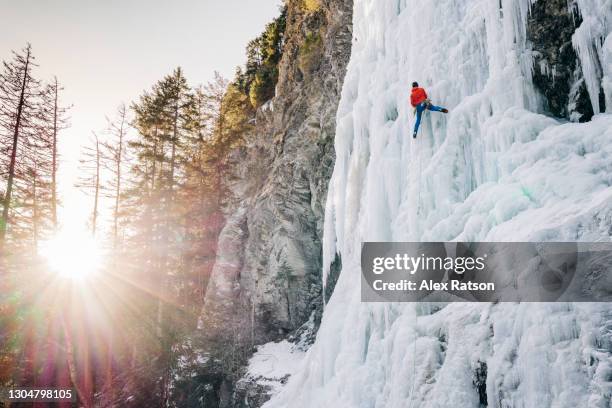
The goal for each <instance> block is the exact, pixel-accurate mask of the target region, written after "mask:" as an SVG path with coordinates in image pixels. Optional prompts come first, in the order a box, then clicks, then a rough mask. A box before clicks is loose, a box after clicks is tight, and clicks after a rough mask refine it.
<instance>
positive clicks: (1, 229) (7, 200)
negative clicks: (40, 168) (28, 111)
mask: <svg viewBox="0 0 612 408" xmlns="http://www.w3.org/2000/svg"><path fill="white" fill-rule="evenodd" d="M30 55H31V54H30V47H29V46H28V48H27V51H26V58H25V66H24V69H23V81H22V83H21V93H20V94H19V103H18V105H17V114H16V116H15V127H14V129H13V145H12V151H11V161H10V164H9V172H8V180H7V182H6V193H5V195H4V200H3V203H2V204H3V208H2V220H1V222H0V246H2V245H4V242H5V240H6V229H7V226H8V216H9V209H10V207H11V195H12V193H13V183H14V179H15V164H16V161H17V146H18V144H19V131H20V130H21V129H20V128H21V119H22V114H23V105H24V103H25V91H26V86H27V83H28V70H29V68H30Z"/></svg>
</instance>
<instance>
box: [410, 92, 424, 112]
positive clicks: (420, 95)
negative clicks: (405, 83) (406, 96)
mask: <svg viewBox="0 0 612 408" xmlns="http://www.w3.org/2000/svg"><path fill="white" fill-rule="evenodd" d="M425 99H427V93H426V92H425V90H424V89H423V88H419V87H416V88H412V93H410V103H411V104H412V106H413V107H415V108H416V107H417V105H419V104H420V103H421V102H423V101H424V100H425Z"/></svg>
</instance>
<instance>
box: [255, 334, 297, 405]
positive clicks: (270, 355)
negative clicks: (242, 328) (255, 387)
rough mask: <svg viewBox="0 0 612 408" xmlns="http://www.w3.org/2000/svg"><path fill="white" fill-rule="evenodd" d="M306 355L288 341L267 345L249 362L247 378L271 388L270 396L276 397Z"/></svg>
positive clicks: (260, 348) (258, 349)
mask: <svg viewBox="0 0 612 408" xmlns="http://www.w3.org/2000/svg"><path fill="white" fill-rule="evenodd" d="M304 354H305V353H304V351H302V349H301V348H300V347H298V346H297V345H295V344H294V343H291V342H289V341H287V340H283V341H281V342H278V343H266V344H264V345H262V346H259V347H258V348H257V352H256V353H255V354H253V356H252V357H251V359H250V360H249V365H248V367H247V374H246V376H245V377H246V379H247V380H252V381H255V382H257V383H258V384H260V385H263V386H267V387H270V394H272V395H274V394H276V393H277V392H278V391H279V389H280V387H281V386H282V384H283V383H285V382H286V381H287V378H288V377H289V376H290V375H291V374H293V373H294V371H295V370H296V368H297V367H298V365H299V363H300V362H301V361H302V359H303V358H304Z"/></svg>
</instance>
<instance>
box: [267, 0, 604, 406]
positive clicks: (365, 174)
mask: <svg viewBox="0 0 612 408" xmlns="http://www.w3.org/2000/svg"><path fill="white" fill-rule="evenodd" d="M531 4H532V1H531V0H501V1H499V0H436V1H432V0H411V1H408V0H356V1H355V4H354V32H353V36H354V38H353V51H352V57H351V61H350V63H349V67H348V72H347V76H346V79H345V82H344V89H343V93H342V99H341V102H340V107H339V110H338V116H337V133H336V141H335V148H336V155H337V158H336V163H335V169H334V173H333V176H332V179H331V181H330V186H329V193H328V198H327V206H326V219H325V229H324V231H325V236H324V243H323V245H324V248H323V253H324V270H323V274H324V278H325V276H326V275H327V273H328V272H329V267H330V265H331V263H332V262H333V260H334V258H335V256H336V254H340V256H341V259H342V271H341V274H340V277H339V280H338V282H337V285H336V287H335V290H334V293H333V295H332V297H331V299H330V301H329V303H328V304H327V305H326V307H325V311H324V314H323V320H322V324H321V327H320V329H319V332H318V335H317V339H316V341H315V343H314V345H313V346H312V347H311V348H310V350H309V351H308V353H307V355H306V357H305V358H304V359H303V361H302V363H301V365H300V367H299V369H298V370H297V371H296V373H295V374H293V375H292V377H291V378H290V379H289V382H288V384H287V385H286V386H285V387H284V388H283V389H282V391H281V392H280V393H279V394H277V395H276V396H275V397H273V398H272V399H271V400H270V401H269V402H268V403H267V404H266V405H265V406H266V407H269V408H271V407H332V406H333V407H377V408H379V407H402V408H406V407H420V408H421V407H480V406H484V405H488V406H490V407H504V408H505V407H534V408H535V407H537V408H541V407H558V408H560V407H592V408H594V407H602V408H603V407H610V406H611V405H610V404H611V396H612V357H611V350H612V306H611V305H609V304H594V303H592V304H588V303H585V304H567V303H560V304H542V303H540V304H535V303H523V304H497V305H491V304H454V303H450V304H418V305H417V304H409V303H406V304H392V303H386V304H374V303H362V302H361V299H360V265H359V263H360V248H361V243H362V242H363V241H447V240H449V241H450V240H461V241H610V240H611V233H612V228H611V225H612V188H611V187H610V186H611V185H612V114H611V113H612V103H610V101H611V100H612V39H611V34H610V31H611V29H612V23H611V22H612V18H611V15H612V1H610V0H577V4H578V7H579V9H580V12H581V15H582V18H583V24H582V25H581V27H580V28H579V30H577V31H576V33H575V35H574V38H573V45H574V47H575V48H576V50H577V55H578V56H579V59H580V62H581V65H582V67H583V70H584V74H585V82H586V84H587V89H588V91H589V95H590V98H591V100H592V101H593V102H595V101H597V100H598V99H599V90H600V87H601V88H603V89H604V92H605V98H606V101H607V102H608V103H606V106H607V113H606V112H599V109H598V106H599V104H598V103H593V106H594V109H595V112H596V115H595V116H594V118H593V120H592V121H591V122H589V123H584V124H577V123H568V122H561V121H559V120H557V119H554V118H551V117H549V116H546V115H545V112H544V110H543V106H544V104H543V101H542V99H541V96H540V95H539V94H538V93H537V91H536V90H535V89H534V87H533V85H532V81H531V72H532V69H533V66H532V65H533V58H532V55H531V52H530V50H529V45H528V43H527V41H526V38H525V37H526V35H525V32H526V27H525V24H526V20H527V16H528V13H529V7H530V5H531ZM568 7H569V4H568ZM413 81H418V82H419V83H420V84H421V85H422V86H423V87H425V88H426V90H427V92H428V93H429V96H430V98H431V99H432V102H433V103H434V104H436V105H440V106H444V107H447V108H449V109H450V113H449V114H448V115H444V114H442V113H436V112H431V113H430V112H427V113H425V114H424V117H423V121H422V124H421V129H420V132H419V136H418V138H417V139H416V140H413V139H412V137H411V135H412V127H413V125H414V116H413V113H412V108H411V106H410V105H409V101H408V99H409V92H410V84H411V83H412V82H413Z"/></svg>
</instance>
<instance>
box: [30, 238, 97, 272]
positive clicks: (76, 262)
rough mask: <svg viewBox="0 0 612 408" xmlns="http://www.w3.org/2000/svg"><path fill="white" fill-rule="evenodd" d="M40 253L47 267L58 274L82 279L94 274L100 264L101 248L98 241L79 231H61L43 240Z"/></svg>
mask: <svg viewBox="0 0 612 408" xmlns="http://www.w3.org/2000/svg"><path fill="white" fill-rule="evenodd" d="M40 254H41V255H42V256H43V257H44V258H45V259H46V260H47V263H48V265H49V268H50V269H51V270H52V271H53V272H55V273H57V274H58V275H59V276H61V277H64V278H69V279H75V280H82V279H86V278H87V277H89V276H91V275H93V274H95V273H96V272H97V271H98V270H99V269H100V267H101V265H102V258H103V257H102V250H101V248H100V245H99V244H98V242H97V241H96V240H95V239H94V238H93V237H92V236H91V235H89V234H87V233H85V232H81V231H62V232H60V233H59V234H58V235H56V236H55V237H54V238H52V239H50V240H49V241H46V242H44V243H43V244H42V245H41V247H40Z"/></svg>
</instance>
